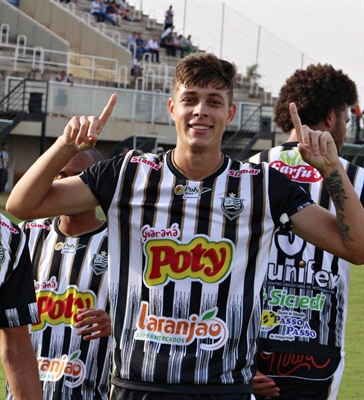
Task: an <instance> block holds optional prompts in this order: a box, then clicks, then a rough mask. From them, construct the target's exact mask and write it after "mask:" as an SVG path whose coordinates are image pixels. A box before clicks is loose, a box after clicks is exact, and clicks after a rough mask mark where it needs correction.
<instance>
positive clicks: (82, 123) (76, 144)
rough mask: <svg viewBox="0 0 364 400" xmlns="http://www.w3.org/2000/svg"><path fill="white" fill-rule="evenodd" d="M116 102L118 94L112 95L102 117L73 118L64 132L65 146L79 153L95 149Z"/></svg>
mask: <svg viewBox="0 0 364 400" xmlns="http://www.w3.org/2000/svg"><path fill="white" fill-rule="evenodd" d="M116 102H117V96H116V94H113V95H111V97H110V99H109V101H108V103H107V105H106V107H105V108H104V110H103V111H102V113H101V115H100V117H96V116H90V117H86V116H84V115H83V116H81V117H73V118H72V119H71V120H70V121H69V122H68V124H67V126H66V127H65V129H64V131H63V140H64V144H65V145H66V146H68V147H72V148H73V149H74V150H76V151H77V152H80V151H85V150H87V149H90V148H93V147H95V145H96V142H97V138H98V136H99V134H100V133H101V131H102V129H103V128H104V126H105V124H106V122H107V120H108V119H109V117H110V115H111V114H112V112H113V110H114V107H115V104H116Z"/></svg>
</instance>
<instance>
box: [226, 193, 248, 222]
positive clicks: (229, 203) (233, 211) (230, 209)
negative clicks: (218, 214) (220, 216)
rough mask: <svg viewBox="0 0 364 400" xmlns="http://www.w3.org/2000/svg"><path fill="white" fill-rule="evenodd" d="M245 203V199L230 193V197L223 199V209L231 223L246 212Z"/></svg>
mask: <svg viewBox="0 0 364 400" xmlns="http://www.w3.org/2000/svg"><path fill="white" fill-rule="evenodd" d="M243 201H244V200H243V199H238V198H236V197H235V194H234V193H230V194H229V197H222V198H221V209H222V212H223V213H224V214H225V217H226V218H227V219H229V220H230V221H232V220H233V219H235V218H237V217H238V216H239V215H240V214H241V212H242V211H243V210H244V203H243Z"/></svg>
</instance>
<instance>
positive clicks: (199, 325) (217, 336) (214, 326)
mask: <svg viewBox="0 0 364 400" xmlns="http://www.w3.org/2000/svg"><path fill="white" fill-rule="evenodd" d="M217 311H218V309H217V307H213V308H212V309H210V310H207V311H205V312H204V313H203V314H202V315H196V314H192V315H190V317H189V319H183V318H178V319H177V318H167V317H163V316H156V315H148V303H147V302H145V301H142V303H141V306H140V312H139V317H138V322H137V330H136V332H135V333H134V338H135V339H136V340H148V341H151V342H155V343H161V344H171V345H172V344H173V345H179V346H186V345H189V344H191V343H192V342H193V341H194V340H196V339H207V338H208V339H211V340H212V341H213V343H200V348H201V349H203V350H212V351H214V350H217V349H219V348H220V347H222V346H224V345H225V343H226V341H227V339H228V332H229V330H228V327H227V326H226V324H225V322H224V321H223V320H221V319H220V318H217V317H216V314H217Z"/></svg>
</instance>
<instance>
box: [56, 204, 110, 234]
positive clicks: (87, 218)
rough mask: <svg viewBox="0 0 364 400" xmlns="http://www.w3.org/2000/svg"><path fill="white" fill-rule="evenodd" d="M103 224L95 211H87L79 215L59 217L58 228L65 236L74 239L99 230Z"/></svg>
mask: <svg viewBox="0 0 364 400" xmlns="http://www.w3.org/2000/svg"><path fill="white" fill-rule="evenodd" d="M104 222H105V221H102V220H100V219H99V218H97V216H96V211H95V210H89V211H86V212H84V213H81V214H75V215H61V216H60V217H59V220H58V228H59V229H60V230H61V231H62V233H64V234H65V235H66V236H69V237H75V236H80V235H83V234H85V233H87V232H92V231H94V230H96V229H98V228H100V227H101V225H102V224H103V223H104Z"/></svg>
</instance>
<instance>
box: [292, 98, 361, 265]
mask: <svg viewBox="0 0 364 400" xmlns="http://www.w3.org/2000/svg"><path fill="white" fill-rule="evenodd" d="M290 111H291V116H292V121H293V123H294V127H295V129H296V132H297V135H298V137H299V139H300V143H299V144H298V149H299V150H300V153H301V155H302V158H303V160H304V161H306V162H307V163H309V164H310V165H312V166H313V167H315V168H317V169H318V171H319V172H320V173H321V175H322V177H323V178H324V181H325V184H326V187H327V189H328V191H329V193H330V196H331V199H332V200H333V203H334V205H335V208H336V217H335V216H334V215H333V214H332V213H330V212H329V211H327V210H325V209H324V208H322V207H320V206H317V205H314V204H313V205H311V206H308V207H306V208H304V209H303V210H301V211H300V212H298V213H296V214H294V215H293V216H292V222H293V225H292V226H293V229H292V231H293V232H294V233H295V234H297V235H298V236H300V237H302V238H303V239H305V240H306V241H308V242H311V243H312V244H314V245H315V246H317V247H319V248H321V249H323V250H326V251H328V252H330V253H332V254H335V255H336V256H338V257H340V258H344V259H346V260H348V261H350V262H352V263H354V264H363V263H364V246H363V243H364V229H363V226H364V209H363V206H362V204H361V203H360V201H359V199H358V196H357V195H356V193H355V191H354V188H353V186H352V184H351V182H350V180H349V178H348V176H347V174H346V173H345V170H344V168H343V165H342V164H341V162H340V160H339V157H338V153H337V148H336V145H335V143H334V140H333V138H332V136H331V135H330V133H329V132H321V131H314V130H312V129H310V128H309V127H308V126H306V125H303V126H302V125H301V120H300V118H299V116H298V113H297V109H296V106H295V104H294V103H291V105H290Z"/></svg>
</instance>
